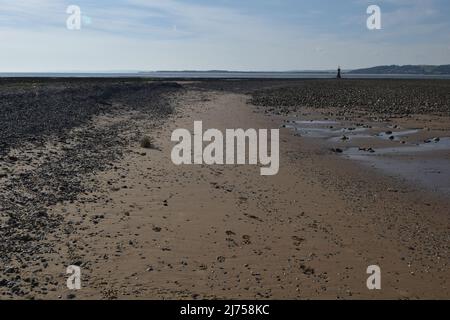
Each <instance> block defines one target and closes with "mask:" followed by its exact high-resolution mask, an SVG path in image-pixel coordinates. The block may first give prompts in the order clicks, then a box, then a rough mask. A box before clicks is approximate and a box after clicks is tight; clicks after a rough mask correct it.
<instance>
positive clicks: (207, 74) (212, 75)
mask: <svg viewBox="0 0 450 320" xmlns="http://www.w3.org/2000/svg"><path fill="white" fill-rule="evenodd" d="M11 77H12V78H21V77H23V78H155V79H161V78H163V79H165V78H167V79H180V78H188V79H333V78H335V77H336V73H333V72H232V71H228V72H226V71H192V72H191V71H155V72H95V73H94V72H54V73H33V72H30V73H25V72H17V73H11V72H0V78H11ZM343 78H347V79H450V75H405V74H376V75H374V74H349V73H343Z"/></svg>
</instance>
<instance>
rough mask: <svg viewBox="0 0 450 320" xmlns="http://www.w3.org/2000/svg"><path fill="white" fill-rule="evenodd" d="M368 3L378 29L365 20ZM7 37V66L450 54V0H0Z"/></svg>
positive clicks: (346, 63)
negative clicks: (377, 15)
mask: <svg viewBox="0 0 450 320" xmlns="http://www.w3.org/2000/svg"><path fill="white" fill-rule="evenodd" d="M69 5H76V6H78V7H79V8H80V9H81V27H80V29H79V30H70V29H68V28H67V25H66V21H67V19H68V18H69V16H70V14H68V13H67V12H66V10H67V8H68V6H69ZM369 5H378V6H379V7H380V9H381V29H380V30H369V29H368V28H367V25H366V20H367V18H368V17H369V14H368V13H367V8H368V6H369ZM0 39H1V47H0V49H1V50H0V72H70V71H72V72H88V71H92V72H100V71H132V70H135V71H137V70H142V71H156V70H242V71H290V70H328V69H336V67H337V66H338V65H339V66H341V67H342V68H344V69H355V68H362V67H370V66H375V65H386V64H388V65H391V64H400V65H403V64H450V1H448V0H378V1H376V0H373V1H372V0H338V1H336V0H313V1H307V0H97V1H92V0H89V1H88V0H70V1H66V0H0Z"/></svg>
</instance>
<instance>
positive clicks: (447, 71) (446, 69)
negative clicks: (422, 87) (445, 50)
mask: <svg viewBox="0 0 450 320" xmlns="http://www.w3.org/2000/svg"><path fill="white" fill-rule="evenodd" d="M347 73H349V74H411V75H414V74H417V75H450V64H447V65H440V66H433V65H404V66H399V65H390V66H377V67H372V68H365V69H356V70H351V71H348V72H347Z"/></svg>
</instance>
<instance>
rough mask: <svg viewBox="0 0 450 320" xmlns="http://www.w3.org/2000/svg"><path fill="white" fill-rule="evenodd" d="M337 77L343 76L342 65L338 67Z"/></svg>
mask: <svg viewBox="0 0 450 320" xmlns="http://www.w3.org/2000/svg"><path fill="white" fill-rule="evenodd" d="M336 78H337V79H341V78H342V76H341V67H340V66H339V67H338V73H337V76H336Z"/></svg>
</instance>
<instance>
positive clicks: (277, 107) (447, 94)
mask: <svg viewBox="0 0 450 320" xmlns="http://www.w3.org/2000/svg"><path fill="white" fill-rule="evenodd" d="M252 94H253V99H252V101H251V102H252V103H253V104H255V105H259V106H264V107H268V111H270V112H274V113H278V114H287V113H289V112H292V111H294V112H295V111H297V110H298V109H299V108H302V107H311V108H329V107H334V108H338V109H340V110H341V111H343V112H345V111H349V112H353V111H356V110H364V111H367V112H370V113H376V114H382V115H383V116H390V115H400V116H408V115H412V114H439V115H450V80H339V81H337V80H310V81H298V82H292V83H286V84H285V86H283V87H276V88H268V89H263V90H256V91H253V93H252Z"/></svg>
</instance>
